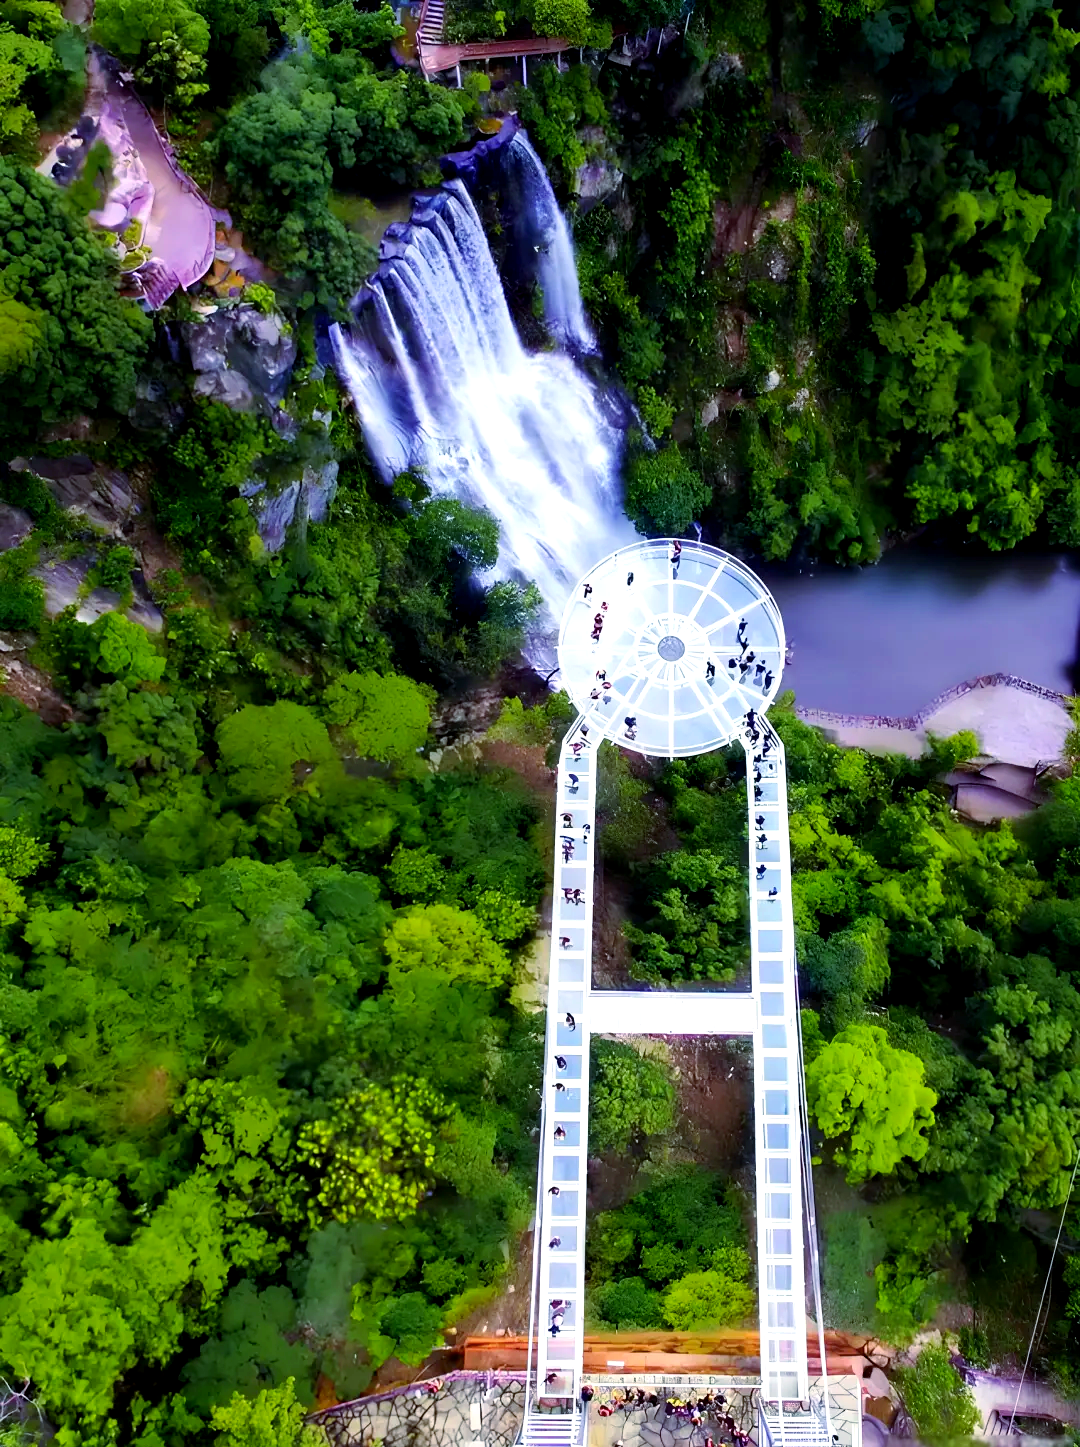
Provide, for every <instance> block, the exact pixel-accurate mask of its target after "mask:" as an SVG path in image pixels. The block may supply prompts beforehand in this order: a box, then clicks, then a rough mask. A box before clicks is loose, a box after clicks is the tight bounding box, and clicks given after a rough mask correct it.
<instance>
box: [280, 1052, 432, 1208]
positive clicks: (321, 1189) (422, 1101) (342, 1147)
mask: <svg viewBox="0 0 1080 1447" xmlns="http://www.w3.org/2000/svg"><path fill="white" fill-rule="evenodd" d="M446 1116H447V1108H446V1105H445V1103H444V1101H443V1100H442V1098H441V1097H440V1096H438V1095H436V1094H435V1092H434V1091H433V1090H431V1089H430V1088H429V1087H428V1086H427V1085H425V1084H424V1082H423V1081H420V1080H412V1079H408V1078H406V1077H404V1076H402V1077H400V1078H399V1079H397V1080H395V1081H394V1083H393V1084H392V1085H391V1086H390V1087H386V1086H382V1085H375V1084H369V1085H364V1086H361V1087H360V1089H359V1090H354V1091H353V1092H352V1094H351V1095H348V1096H346V1097H345V1098H344V1099H341V1100H338V1101H335V1102H334V1107H333V1113H332V1116H331V1118H330V1119H329V1120H318V1121H312V1122H311V1123H310V1124H308V1125H306V1126H303V1127H301V1130H300V1133H299V1136H298V1137H297V1156H298V1158H299V1160H301V1161H302V1162H303V1163H304V1164H305V1165H306V1166H307V1167H308V1168H309V1170H310V1172H311V1175H312V1177H313V1183H314V1184H313V1195H314V1202H313V1204H312V1205H311V1207H310V1208H309V1213H308V1214H309V1217H310V1219H311V1223H312V1225H318V1224H319V1223H320V1221H322V1220H324V1219H325V1218H326V1217H328V1216H329V1217H331V1218H332V1219H333V1220H335V1221H342V1222H344V1221H352V1220H354V1219H355V1218H356V1217H358V1216H368V1217H371V1218H372V1219H373V1220H376V1221H401V1220H405V1219H406V1218H407V1217H409V1216H411V1215H413V1213H414V1212H415V1211H416V1209H417V1207H418V1206H419V1205H420V1202H421V1201H422V1200H423V1199H424V1196H425V1195H426V1194H427V1193H428V1191H429V1190H430V1189H431V1186H432V1183H433V1178H432V1174H431V1168H432V1166H433V1164H434V1161H435V1129H436V1127H437V1126H438V1125H439V1123H440V1122H441V1121H442V1120H444V1119H445V1118H446Z"/></svg>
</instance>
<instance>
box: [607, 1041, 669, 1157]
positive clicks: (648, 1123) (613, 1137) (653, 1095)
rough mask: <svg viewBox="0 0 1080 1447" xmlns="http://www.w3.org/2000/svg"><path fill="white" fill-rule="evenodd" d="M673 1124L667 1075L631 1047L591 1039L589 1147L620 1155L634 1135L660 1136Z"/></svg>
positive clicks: (645, 1056) (658, 1064)
mask: <svg viewBox="0 0 1080 1447" xmlns="http://www.w3.org/2000/svg"><path fill="white" fill-rule="evenodd" d="M674 1121H675V1088H674V1086H673V1085H672V1083H671V1072H670V1071H669V1070H668V1069H666V1068H665V1067H664V1065H663V1064H661V1062H660V1061H658V1060H654V1059H652V1058H650V1057H649V1056H647V1055H641V1054H639V1052H638V1051H637V1050H634V1049H633V1048H632V1046H629V1045H623V1044H622V1043H620V1042H618V1041H615V1040H594V1041H593V1043H592V1076H591V1081H590V1088H589V1144H590V1145H591V1146H592V1147H593V1149H594V1150H597V1151H617V1152H619V1153H620V1154H621V1153H623V1152H625V1151H626V1149H627V1147H628V1146H629V1145H630V1142H631V1140H633V1139H634V1138H635V1137H638V1136H646V1135H663V1134H665V1133H666V1132H667V1131H669V1130H670V1129H671V1127H672V1125H673V1124H674Z"/></svg>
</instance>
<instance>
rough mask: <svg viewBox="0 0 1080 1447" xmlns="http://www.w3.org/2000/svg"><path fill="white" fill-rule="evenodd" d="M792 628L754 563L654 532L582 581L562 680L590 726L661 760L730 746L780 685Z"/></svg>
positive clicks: (567, 633)
mask: <svg viewBox="0 0 1080 1447" xmlns="http://www.w3.org/2000/svg"><path fill="white" fill-rule="evenodd" d="M785 649H786V644H785V639H784V624H783V621H782V619H781V617H780V610H779V609H778V608H777V606H776V603H775V602H774V600H773V598H772V595H771V594H770V593H769V591H768V589H767V588H766V587H765V585H764V584H763V583H762V582H761V580H760V579H759V578H758V577H757V576H756V575H755V574H754V573H752V572H751V571H750V569H749V568H747V567H746V566H745V564H743V563H741V562H740V561H739V560H738V559H737V558H734V557H732V556H731V554H730V553H725V552H722V551H721V550H720V549H719V548H714V547H710V546H709V545H708V544H707V543H692V542H680V541H679V540H672V539H655V540H653V541H650V542H641V543H636V544H633V545H632V546H630V547H626V548H620V549H619V551H618V552H615V553H612V554H610V555H609V556H608V557H606V558H604V559H603V561H602V562H599V563H597V565H596V566H595V567H594V568H593V569H592V571H591V572H590V573H587V574H586V576H585V577H584V578H583V579H582V580H581V582H580V583H579V584H578V587H577V590H576V592H575V594H574V596H573V597H572V598H571V600H570V602H569V603H568V604H567V606H566V611H565V613H564V614H563V620H562V627H561V629H560V632H559V663H560V667H561V670H562V682H563V686H564V687H565V688H566V689H567V691H568V692H569V694H570V696H571V698H572V699H573V701H574V703H575V704H576V705H577V707H578V709H579V710H580V711H581V713H582V714H584V715H585V718H586V722H587V727H588V730H589V732H590V733H595V734H596V735H597V736H603V737H605V738H609V739H611V740H613V741H614V742H615V743H618V744H621V745H622V746H623V747H624V748H629V749H634V750H636V751H637V752H639V753H642V754H648V755H652V756H654V757H659V758H671V759H673V758H680V757H686V756H690V755H693V754H705V753H710V752H712V751H713V750H714V749H719V748H722V747H723V746H724V745H725V744H729V743H731V742H732V741H733V740H734V739H736V738H741V737H742V735H743V732H744V729H745V724H744V720H745V718H746V715H747V714H748V713H750V712H751V711H753V712H755V713H756V712H758V711H759V710H764V709H766V708H767V707H768V706H769V704H770V703H771V702H772V700H773V699H774V698H775V696H776V693H777V690H778V689H779V687H780V676H781V673H782V672H783V665H784V655H785Z"/></svg>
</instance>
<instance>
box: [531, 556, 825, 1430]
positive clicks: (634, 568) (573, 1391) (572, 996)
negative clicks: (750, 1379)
mask: <svg viewBox="0 0 1080 1447" xmlns="http://www.w3.org/2000/svg"><path fill="white" fill-rule="evenodd" d="M559 657H560V664H561V668H562V675H563V680H564V683H565V685H566V687H567V688H568V690H569V691H570V693H571V696H572V697H573V698H574V700H575V702H576V703H577V704H578V706H579V707H580V708H582V713H581V715H580V716H579V717H578V719H577V720H576V722H575V723H574V725H573V726H572V727H571V729H570V731H569V732H568V733H567V735H566V738H565V739H564V741H563V744H562V747H561V752H560V758H559V768H558V776H557V806H556V818H555V880H554V900H553V908H552V937H551V959H550V968H549V989H548V1010H547V1036H546V1053H545V1068H544V1092H543V1110H542V1120H541V1129H542V1149H541V1161H540V1171H539V1180H538V1188H537V1201H538V1205H537V1223H536V1234H535V1238H534V1239H535V1259H534V1286H533V1300H532V1307H531V1316H530V1339H531V1341H532V1342H534V1343H535V1372H534V1374H533V1375H532V1376H531V1379H530V1383H529V1397H528V1401H527V1409H526V1419H525V1425H524V1429H523V1441H524V1442H525V1443H526V1444H535V1443H540V1442H543V1443H545V1444H548V1447H569V1444H572V1443H575V1442H578V1441H580V1440H581V1435H582V1433H583V1430H584V1422H583V1414H582V1410H581V1375H582V1344H583V1335H584V1305H585V1289H584V1288H585V1227H586V1215H585V1193H586V1171H587V1163H588V1105H589V1043H590V1039H591V1036H592V1035H593V1034H601V1033H603V1034H634V1035H637V1034H665V1035H666V1034H695V1035H699V1034H717V1035H732V1036H749V1037H750V1038H752V1040H753V1043H754V1117H755V1136H756V1175H757V1200H756V1208H757V1213H756V1214H757V1237H758V1240H757V1248H758V1249H757V1260H758V1276H759V1281H758V1290H759V1315H760V1342H761V1380H762V1386H761V1436H762V1437H768V1438H775V1439H776V1440H783V1441H788V1442H794V1441H799V1442H802V1443H819V1444H822V1447H824V1444H828V1443H830V1442H831V1434H830V1432H829V1423H828V1409H827V1404H825V1405H822V1404H814V1405H812V1404H810V1386H809V1380H808V1372H807V1341H806V1322H807V1313H806V1302H807V1292H806V1288H807V1281H806V1276H805V1264H804V1257H805V1253H804V1242H805V1241H806V1227H805V1222H806V1219H807V1215H808V1213H807V1210H806V1206H807V1204H808V1203H807V1201H806V1198H805V1193H804V1159H803V1134H804V1132H803V1124H804V1119H805V1116H804V1105H803V1100H802V1064H801V1044H800V1037H799V1019H798V991H797V983H796V973H795V941H794V928H793V922H792V907H791V869H790V858H789V843H788V815H787V778H786V770H785V760H784V749H783V745H782V743H781V741H780V739H779V737H778V736H777V734H776V733H775V731H774V730H773V729H772V727H771V725H770V724H769V723H768V722H767V720H766V718H765V716H764V710H765V708H766V707H767V705H768V703H769V702H770V701H771V699H772V697H773V696H774V695H775V691H776V688H777V687H778V684H779V678H780V673H781V669H782V664H783V658H784V635H783V624H782V621H781V619H780V615H779V612H778V610H777V608H776V605H775V603H774V602H773V600H772V598H771V597H770V596H769V594H768V593H767V592H766V590H765V589H764V587H763V585H762V584H761V583H760V582H759V581H758V579H757V578H756V577H754V575H753V574H752V573H750V571H749V570H748V569H746V568H745V567H744V565H743V564H741V563H739V562H738V561H737V560H736V559H734V558H730V557H729V556H728V555H727V554H724V553H721V552H719V550H717V549H714V548H709V547H706V546H704V545H702V544H691V543H682V544H680V545H679V546H678V547H676V546H675V545H674V544H673V543H670V542H651V543H642V544H638V545H637V546H635V547H632V548H627V549H622V550H621V551H620V552H619V553H616V554H613V555H612V557H610V558H608V559H605V561H604V562H603V563H601V564H599V565H598V566H597V567H596V568H595V569H594V570H593V572H592V573H590V574H589V575H588V577H587V578H586V579H584V580H583V582H582V585H581V587H580V588H579V590H578V593H577V596H576V597H575V599H574V600H572V602H571V603H570V605H569V606H568V608H567V612H566V616H565V618H564V621H563V627H562V633H561V635H560V644H559ZM747 660H749V662H747ZM605 738H608V739H611V740H612V741H614V742H617V743H619V744H621V745H622V746H623V747H624V748H627V749H630V750H637V751H640V752H643V753H647V754H651V755H653V756H660V757H669V758H671V757H677V756H680V755H683V756H685V755H689V754H696V753H704V752H707V751H710V750H712V749H715V748H718V747H721V746H722V745H724V744H727V743H730V742H732V741H735V740H738V741H740V742H741V743H742V744H743V747H744V748H745V751H746V776H747V777H746V794H747V818H748V828H749V861H748V863H749V892H750V956H751V985H752V988H751V991H750V992H749V993H746V992H741V993H739V992H723V991H715V992H704V991H692V992H683V991H665V992H640V993H638V992H631V991H611V992H609V991H594V990H593V989H592V988H591V967H592V926H593V902H594V901H593V867H592V866H593V848H594V843H595V839H594V826H595V799H596V766H597V750H598V748H599V745H600V743H601V742H602V740H603V739H605ZM809 1204H811V1206H812V1202H811V1203H809ZM811 1220H812V1215H811ZM811 1260H812V1261H813V1260H816V1257H815V1256H814V1255H813V1253H811ZM816 1354H817V1353H816V1351H815V1355H816ZM530 1358H532V1352H530ZM784 1403H788V1404H789V1406H790V1404H792V1403H794V1404H800V1403H803V1404H807V1406H808V1407H809V1408H811V1409H810V1410H806V1411H802V1412H794V1413H793V1412H791V1411H787V1412H785V1411H783V1404H784ZM560 1405H561V1408H562V1410H561V1412H560V1411H558V1410H553V1409H558V1408H559V1407H560ZM541 1407H543V1408H544V1410H541Z"/></svg>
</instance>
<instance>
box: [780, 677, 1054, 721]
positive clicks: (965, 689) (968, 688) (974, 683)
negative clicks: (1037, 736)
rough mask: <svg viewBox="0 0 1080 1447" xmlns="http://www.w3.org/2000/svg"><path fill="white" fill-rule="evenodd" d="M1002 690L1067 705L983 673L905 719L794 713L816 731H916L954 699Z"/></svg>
mask: <svg viewBox="0 0 1080 1447" xmlns="http://www.w3.org/2000/svg"><path fill="white" fill-rule="evenodd" d="M1002 687H1004V688H1015V689H1017V690H1019V691H1020V692H1021V693H1033V694H1035V696H1036V697H1037V698H1045V699H1047V700H1049V701H1050V702H1051V703H1057V704H1061V706H1062V707H1064V706H1065V695H1064V694H1062V693H1057V692H1055V690H1054V689H1052V688H1044V687H1043V685H1042V684H1041V683H1032V682H1030V680H1028V679H1026V678H1018V677H1017V676H1016V674H1015V673H984V674H982V675H980V677H978V678H969V679H967V680H966V682H964V683H957V684H954V685H953V687H952V688H947V689H946V690H945V691H944V693H939V694H938V696H937V697H936V698H935V699H933V700H932V701H931V702H930V703H928V704H927V705H926V707H925V708H921V709H919V710H918V712H917V713H913V714H909V715H908V716H907V717H904V718H902V717H899V716H893V715H890V714H881V713H862V714H860V713H830V712H829V711H828V710H827V709H820V708H796V710H795V713H796V716H797V717H798V718H801V719H802V721H803V722H804V723H808V724H813V725H814V726H815V727H817V728H861V729H866V728H873V729H908V730H910V731H911V732H916V731H917V730H918V729H920V728H922V726H923V724H924V723H925V722H926V721H927V719H929V718H931V717H932V716H933V715H934V714H935V713H937V711H938V709H939V708H942V707H943V706H944V705H945V704H947V703H951V702H952V701H953V699H957V698H963V696H964V695H965V694H968V693H975V692H976V691H977V690H979V689H981V688H1002Z"/></svg>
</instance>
